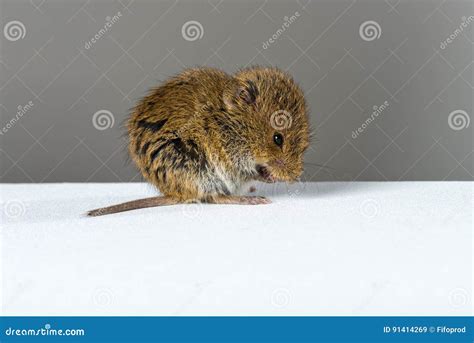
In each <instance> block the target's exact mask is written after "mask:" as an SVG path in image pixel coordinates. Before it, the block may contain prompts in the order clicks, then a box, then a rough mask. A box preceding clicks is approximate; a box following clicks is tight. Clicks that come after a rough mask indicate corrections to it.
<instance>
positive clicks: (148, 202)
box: [87, 196, 179, 217]
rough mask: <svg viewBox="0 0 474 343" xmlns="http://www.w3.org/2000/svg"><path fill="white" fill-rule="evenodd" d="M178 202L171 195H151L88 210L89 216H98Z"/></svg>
mask: <svg viewBox="0 0 474 343" xmlns="http://www.w3.org/2000/svg"><path fill="white" fill-rule="evenodd" d="M178 203H179V201H178V200H176V199H173V198H170V197H162V196H159V197H151V198H144V199H138V200H133V201H128V202H124V203H122V204H117V205H112V206H108V207H102V208H97V209H95V210H91V211H89V212H87V216H89V217H98V216H104V215H106V214H112V213H118V212H125V211H131V210H137V209H140V208H147V207H156V206H168V205H175V204H178Z"/></svg>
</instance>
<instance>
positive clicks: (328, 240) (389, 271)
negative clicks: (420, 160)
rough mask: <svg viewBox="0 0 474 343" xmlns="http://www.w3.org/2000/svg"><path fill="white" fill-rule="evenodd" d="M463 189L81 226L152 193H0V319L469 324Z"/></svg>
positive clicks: (318, 192)
mask: <svg viewBox="0 0 474 343" xmlns="http://www.w3.org/2000/svg"><path fill="white" fill-rule="evenodd" d="M472 186H473V184H472V183H468V182H419V183H415V182H411V183H408V182H403V183H402V182H399V183H389V182H385V183H377V182H372V183H342V182H341V183H319V184H305V185H302V184H300V185H294V186H293V187H292V188H290V189H289V192H288V189H287V187H286V185H279V186H278V187H275V186H267V185H265V187H266V188H265V189H264V190H262V187H263V186H262V185H258V187H260V189H259V190H258V191H257V193H259V194H262V193H265V194H266V195H268V196H269V197H270V198H271V199H272V200H273V201H274V202H273V204H271V205H259V206H235V205H180V206H173V207H161V208H151V209H145V210H140V211H134V212H127V213H121V214H116V215H111V216H104V217H96V218H88V217H84V216H82V214H83V213H84V212H85V211H86V210H89V209H92V208H95V207H99V206H104V205H111V204H115V203H117V202H122V201H127V200H131V199H136V198H140V197H143V196H150V195H151V194H153V191H152V189H151V188H150V187H149V186H146V185H144V184H42V185H35V184H33V185H5V184H3V185H0V189H1V196H2V211H1V216H2V217H1V220H2V224H3V225H2V227H3V228H2V237H3V244H2V248H3V249H2V250H3V251H2V267H3V273H2V276H3V283H2V287H3V289H2V295H3V296H2V301H3V314H5V315H102V314H104V315H105V314H107V315H471V314H472V228H473V227H472V210H473V207H472V205H473V203H472V199H473V198H472V196H473V188H472ZM295 193H296V194H295ZM15 209H20V211H16V212H15Z"/></svg>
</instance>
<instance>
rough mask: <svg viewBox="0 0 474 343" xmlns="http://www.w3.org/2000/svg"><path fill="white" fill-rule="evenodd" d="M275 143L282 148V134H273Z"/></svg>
mask: <svg viewBox="0 0 474 343" xmlns="http://www.w3.org/2000/svg"><path fill="white" fill-rule="evenodd" d="M273 141H274V142H275V144H276V145H278V146H282V145H283V136H282V135H281V133H274V134H273Z"/></svg>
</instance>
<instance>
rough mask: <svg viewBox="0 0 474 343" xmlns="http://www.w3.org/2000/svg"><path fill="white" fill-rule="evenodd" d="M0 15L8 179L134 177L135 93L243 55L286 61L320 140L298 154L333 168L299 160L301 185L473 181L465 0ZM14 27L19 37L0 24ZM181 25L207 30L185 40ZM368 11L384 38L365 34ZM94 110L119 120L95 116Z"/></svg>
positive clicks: (0, 138)
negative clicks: (130, 126)
mask: <svg viewBox="0 0 474 343" xmlns="http://www.w3.org/2000/svg"><path fill="white" fill-rule="evenodd" d="M0 10H1V11H0V12H1V18H0V20H1V29H2V30H1V51H0V53H1V54H0V56H1V58H0V70H1V82H0V87H1V88H0V91H1V94H0V109H1V123H0V126H2V127H3V128H4V129H3V131H2V133H3V134H2V135H0V144H1V145H0V147H1V150H0V156H1V157H0V181H2V182H59V181H90V182H92V181H96V182H102V181H139V180H140V179H141V178H140V176H139V175H138V174H137V171H136V169H135V168H134V167H133V166H132V165H127V164H126V153H125V149H124V139H123V138H122V137H121V135H122V133H123V131H122V129H121V123H122V122H123V120H124V119H125V118H126V117H127V113H128V109H129V108H131V107H132V106H133V104H134V102H135V101H136V100H137V99H139V98H140V97H141V96H143V95H144V94H145V92H146V90H147V89H148V88H149V87H151V86H153V85H156V84H157V83H158V82H159V81H160V80H163V79H165V78H167V77H168V76H171V75H173V74H175V73H177V72H179V71H180V70H182V69H183V68H185V67H188V66H197V65H206V66H214V67H219V68H222V69H224V70H226V71H228V72H233V71H235V70H236V69H237V68H239V67H242V66H245V65H251V64H261V65H276V66H278V67H280V68H282V69H285V70H288V71H289V72H290V73H291V74H293V76H294V77H295V79H296V80H297V81H298V82H299V83H300V85H301V86H302V87H303V89H304V90H305V93H306V96H307V99H308V101H309V103H310V106H311V121H312V125H313V127H314V128H315V129H316V136H317V141H316V142H314V143H313V145H312V146H311V149H310V151H309V153H308V154H307V158H306V160H307V162H308V163H319V164H326V165H328V166H330V167H332V168H333V169H330V170H327V169H320V168H318V167H315V166H311V165H308V166H307V167H306V172H305V178H306V179H307V180H472V177H473V157H472V152H473V144H472V143H473V142H472V136H473V131H472V125H473V124H472V123H470V120H471V119H472V113H473V112H472V109H473V106H472V96H473V84H474V82H473V72H472V63H473V61H472V60H473V50H472V48H473V26H474V22H471V23H470V24H468V25H467V28H464V29H463V32H462V33H460V34H459V33H458V34H455V33H454V32H455V30H456V29H457V28H459V27H460V26H461V24H462V22H463V20H467V19H463V17H469V16H472V15H474V10H473V2H472V1H458V0H451V1H433V0H429V1H398V0H386V1H383V0H380V1H376V0H372V1H362V0H359V1H317V0H313V1H304V0H301V1H239V0H209V1H208V0H200V1H184V0H178V1H175V0H172V1H144V0H135V1H130V0H118V1H65V0H63V1H59V0H56V1H52V0H31V1H27V0H22V1H19V0H9V1H5V0H2V1H1V8H0ZM118 12H120V13H121V15H122V16H121V17H120V18H119V19H118V21H116V22H115V23H114V24H113V25H112V27H111V28H110V29H109V30H108V31H107V32H106V33H105V34H104V35H102V36H101V37H100V38H99V39H98V40H97V41H96V42H95V43H94V44H91V46H90V48H89V49H86V47H85V45H86V42H88V41H89V40H90V39H91V38H92V37H93V36H94V35H95V34H97V33H98V32H99V31H100V30H101V28H103V27H104V25H105V24H106V21H107V17H113V16H114V15H116V14H117V13H118ZM295 12H298V13H299V14H300V16H299V17H297V18H296V20H295V21H294V22H292V23H291V24H290V25H289V27H288V28H286V30H285V32H284V33H283V34H281V35H279V36H278V38H277V39H276V41H274V42H273V43H271V44H270V45H269V47H268V48H267V49H264V47H263V43H264V42H266V41H268V39H269V38H271V37H272V36H273V35H274V34H276V32H277V30H278V29H279V28H281V27H282V25H283V23H284V22H285V18H284V17H285V16H288V17H290V16H292V15H294V14H295ZM11 21H20V22H21V23H22V24H23V26H24V28H25V29H24V31H23V32H24V37H23V35H21V36H20V38H19V39H16V38H18V37H16V38H15V37H12V36H8V34H7V33H5V32H4V27H5V26H7V25H8V23H10V22H11ZM188 21H198V22H199V23H200V24H201V25H202V28H203V31H202V37H198V39H196V40H191V41H190V40H186V39H184V38H185V37H184V36H183V34H182V27H183V25H184V24H185V23H186V22H188ZM366 21H375V22H377V23H378V25H379V26H380V31H381V32H380V36H379V37H378V38H377V37H375V39H373V40H370V37H368V38H367V39H368V40H364V39H362V38H363V37H362V36H361V34H360V32H359V28H360V26H361V24H363V23H364V22H366ZM20 30H21V31H22V28H20ZM20 33H22V32H20ZM452 34H454V35H455V37H454V39H453V40H452V41H451V42H450V43H448V44H446V46H444V48H443V47H442V46H441V45H442V43H443V42H444V41H445V40H446V39H447V38H448V37H449V36H450V35H452ZM277 35H278V34H277ZM7 38H10V39H7ZM12 38H13V39H12ZM30 101H31V102H32V103H33V106H32V107H31V109H29V110H28V112H27V113H25V114H24V115H23V116H22V117H21V118H19V120H18V121H16V122H14V123H13V124H12V125H9V127H6V126H8V125H7V124H8V123H9V122H10V121H11V120H12V118H14V117H15V115H16V111H17V108H18V106H25V105H26V104H28V103H29V102H30ZM385 101H387V102H388V103H389V106H388V107H387V108H386V109H385V110H384V111H383V112H382V113H381V114H380V115H379V116H378V117H377V118H376V119H375V120H374V121H373V122H372V123H370V124H369V125H368V127H367V128H366V129H365V130H364V131H363V132H362V133H361V134H360V135H359V136H358V137H356V138H353V137H352V132H353V131H354V130H357V128H358V127H360V126H361V125H362V124H363V123H364V121H365V120H366V119H367V118H368V117H369V116H370V114H371V112H372V110H373V107H374V106H380V105H381V104H383V103H384V102H385ZM100 110H107V111H110V113H111V114H112V116H113V119H114V123H113V126H111V127H109V128H106V129H104V130H99V129H97V128H96V127H95V126H94V123H93V116H94V114H95V113H96V112H97V111H100ZM455 111H458V112H455ZM459 111H464V112H459ZM453 112H454V113H455V114H453V116H455V117H457V120H455V121H453V122H450V121H449V115H450V113H453ZM459 116H460V117H459ZM463 119H464V121H462V120H463ZM468 122H469V125H468ZM456 123H457V124H456ZM96 126H97V125H96ZM5 128H6V132H5Z"/></svg>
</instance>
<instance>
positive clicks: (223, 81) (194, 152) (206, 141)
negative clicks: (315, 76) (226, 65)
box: [88, 66, 310, 216]
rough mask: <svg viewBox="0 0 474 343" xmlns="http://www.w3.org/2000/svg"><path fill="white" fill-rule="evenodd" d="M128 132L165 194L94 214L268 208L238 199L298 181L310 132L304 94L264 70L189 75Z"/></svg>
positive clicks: (177, 79)
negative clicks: (257, 184) (189, 207)
mask: <svg viewBox="0 0 474 343" xmlns="http://www.w3.org/2000/svg"><path fill="white" fill-rule="evenodd" d="M127 131H128V137H129V146H128V151H129V154H130V157H131V159H132V160H133V161H134V163H135V164H136V166H137V167H138V169H139V170H140V171H141V173H142V175H143V177H144V178H145V179H146V180H147V181H148V182H149V183H151V184H152V185H154V186H155V187H156V188H157V189H158V190H159V191H160V192H161V193H162V195H163V196H160V197H153V198H147V199H141V200H136V201H132V202H129V203H125V204H120V205H114V206H111V207H107V208H102V209H97V210H93V211H90V212H89V213H88V214H89V215H92V216H94V215H102V214H109V213H115V212H121V211H126V210H131V209H136V208H142V207H152V206H160V205H173V204H179V203H188V202H206V203H220V204H265V203H269V202H270V201H269V200H268V199H266V198H263V197H259V196H238V195H236V194H238V192H239V190H240V189H241V188H242V186H244V185H246V184H247V183H248V182H251V181H255V180H257V181H263V182H277V181H284V182H292V181H295V180H297V179H298V177H299V176H300V175H301V173H302V171H303V154H304V152H305V150H306V149H307V147H308V145H309V132H310V128H309V123H308V107H307V104H306V101H305V98H304V94H303V91H302V90H301V88H300V87H299V86H298V85H297V84H296V82H295V81H294V80H293V78H292V77H291V76H290V75H289V74H288V73H286V72H283V71H282V70H280V69H278V68H275V67H258V66H257V67H250V68H245V69H241V70H239V71H238V72H236V73H235V74H233V75H230V74H227V73H225V72H223V71H221V70H218V69H214V68H207V67H206V68H192V69H186V70H184V71H183V72H181V73H180V74H178V75H176V76H174V77H172V78H170V79H168V80H167V81H165V82H164V83H163V84H161V85H159V86H158V87H156V88H154V89H152V90H151V91H150V92H149V94H148V95H146V96H145V97H144V98H143V99H141V100H140V101H139V102H138V104H137V105H136V106H135V107H134V108H133V110H132V113H131V115H130V118H129V120H128V122H127ZM140 201H141V203H140Z"/></svg>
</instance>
